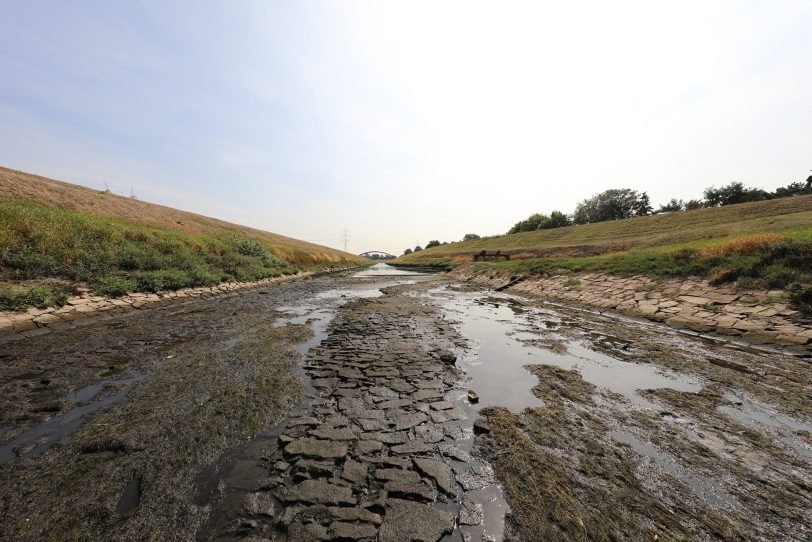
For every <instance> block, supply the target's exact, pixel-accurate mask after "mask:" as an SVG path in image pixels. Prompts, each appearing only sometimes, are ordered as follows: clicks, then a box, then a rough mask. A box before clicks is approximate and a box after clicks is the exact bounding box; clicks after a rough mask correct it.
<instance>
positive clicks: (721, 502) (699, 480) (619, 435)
mask: <svg viewBox="0 0 812 542" xmlns="http://www.w3.org/2000/svg"><path fill="white" fill-rule="evenodd" d="M609 435H610V436H611V437H612V438H613V439H614V440H615V441H617V442H621V443H623V444H628V445H629V446H630V447H631V448H632V449H633V450H634V451H635V452H637V453H638V454H639V455H641V456H644V457H647V458H649V459H651V460H652V461H653V462H654V464H655V465H656V466H657V467H659V468H660V469H662V470H664V471H665V472H667V473H668V474H670V475H671V476H673V477H674V478H677V479H678V480H681V481H682V482H684V483H685V484H686V485H687V486H688V487H690V488H691V490H692V491H693V492H694V493H695V494H696V495H697V496H698V497H699V498H700V499H702V500H703V501H704V502H706V503H707V504H709V505H711V506H713V507H715V508H727V507H736V506H737V505H738V503H737V501H736V499H735V498H734V497H733V496H732V495H731V494H730V493H728V492H727V491H725V490H724V489H723V488H722V487H721V486H720V485H719V484H715V483H714V481H713V479H711V478H708V477H699V476H696V475H694V474H692V473H690V472H688V471H687V470H686V469H684V468H682V467H680V466H679V465H678V464H677V463H676V462H675V461H674V460H672V459H671V458H670V457H668V456H666V455H664V454H661V453H660V452H658V451H657V449H656V448H654V446H652V445H651V444H649V443H647V442H643V441H642V440H640V439H638V438H637V437H636V436H634V435H633V434H632V433H629V432H628V431H623V430H622V429H616V430H614V431H610V432H609Z"/></svg>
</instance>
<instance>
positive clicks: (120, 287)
mask: <svg viewBox="0 0 812 542" xmlns="http://www.w3.org/2000/svg"><path fill="white" fill-rule="evenodd" d="M137 285H138V283H137V282H136V281H134V280H133V279H130V278H126V277H118V276H115V275H114V276H108V277H101V278H100V279H98V280H96V281H94V282H93V284H92V285H91V286H92V287H93V291H94V292H96V293H97V294H99V295H109V296H112V297H119V296H122V295H125V294H127V293H129V292H132V291H135V289H136V287H137Z"/></svg>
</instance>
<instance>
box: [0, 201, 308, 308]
mask: <svg viewBox="0 0 812 542" xmlns="http://www.w3.org/2000/svg"><path fill="white" fill-rule="evenodd" d="M318 267H320V266H319V262H316V261H314V262H313V265H311V266H308V268H318ZM301 268H305V266H304V265H296V266H294V265H291V264H289V263H288V262H286V261H284V260H283V259H282V258H280V257H278V256H276V255H274V254H273V253H271V252H270V250H269V249H268V247H267V246H266V245H265V244H264V243H263V242H262V241H260V240H258V239H251V238H247V237H238V236H236V235H233V236H232V235H229V234H224V235H210V234H193V233H186V232H181V231H176V230H167V229H162V228H157V227H152V226H145V225H142V224H138V223H135V222H130V221H126V220H122V219H116V218H111V217H106V216H101V215H95V214H91V213H85V212H79V211H74V210H70V209H60V208H51V207H46V206H43V205H40V204H37V203H34V202H31V201H23V200H14V199H2V198H0V280H2V281H6V282H17V283H20V282H22V281H33V280H38V279H53V278H57V279H62V280H65V281H68V282H70V283H88V284H89V285H90V286H91V288H92V289H93V290H94V291H95V292H96V293H99V294H103V295H113V296H116V295H123V294H125V293H127V292H128V291H150V292H155V291H159V290H176V289H179V288H185V287H190V286H208V285H213V284H217V283H219V282H222V281H253V280H259V279H263V278H268V277H275V276H279V275H282V274H290V273H294V272H296V271H298V270H299V269H301ZM68 293H69V292H67V291H66V289H65V288H62V287H55V286H32V287H28V288H23V287H16V286H8V287H4V288H3V289H2V293H0V308H2V309H6V310H8V309H12V310H21V309H24V308H26V307H29V306H38V307H43V306H49V305H59V304H62V303H64V302H65V299H66V298H67V295H68Z"/></svg>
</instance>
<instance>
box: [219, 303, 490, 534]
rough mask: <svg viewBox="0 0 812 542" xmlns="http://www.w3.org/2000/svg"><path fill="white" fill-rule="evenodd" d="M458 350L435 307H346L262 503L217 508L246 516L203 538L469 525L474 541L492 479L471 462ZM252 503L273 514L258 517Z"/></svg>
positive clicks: (285, 437)
mask: <svg viewBox="0 0 812 542" xmlns="http://www.w3.org/2000/svg"><path fill="white" fill-rule="evenodd" d="M461 344H463V343H462V339H461V338H460V337H459V335H458V334H457V332H456V331H455V330H454V328H453V327H452V326H451V324H450V323H448V321H447V320H445V319H443V318H441V317H438V309H437V307H435V306H433V305H430V304H427V303H426V302H425V300H421V299H419V298H417V297H415V296H410V295H398V293H397V287H396V288H393V289H389V290H386V295H384V296H382V297H379V298H374V299H362V300H357V301H352V302H350V303H347V304H346V305H345V306H344V307H342V309H341V310H340V311H339V313H338V315H337V316H336V319H335V320H334V321H333V323H332V324H331V326H330V329H329V335H328V337H327V338H326V339H324V340H323V341H322V343H321V344H320V345H319V346H317V347H315V348H312V349H311V350H310V351H309V353H308V357H307V361H306V364H305V367H306V370H307V374H308V376H309V377H310V383H311V385H312V386H313V388H314V389H315V392H314V394H313V395H314V398H313V400H312V403H311V405H310V407H309V410H308V411H307V412H303V413H302V414H301V415H300V416H297V417H294V418H292V419H290V420H289V421H288V422H287V423H286V426H285V428H284V429H283V430H282V431H281V433H280V434H279V437H278V439H276V440H275V441H273V442H275V444H273V445H271V447H270V448H269V449H268V450H267V451H265V452H264V454H263V455H264V464H265V465H266V466H265V469H266V470H265V472H266V473H267V475H266V476H267V477H263V478H262V480H261V484H259V485H258V486H257V490H258V491H257V493H255V494H253V495H255V497H252V498H250V499H246V498H245V497H243V498H242V501H241V502H240V503H239V504H237V505H236V506H235V505H234V504H233V503H230V502H228V500H226V502H224V503H222V505H221V508H222V511H225V512H218V511H217V510H215V512H214V514H213V515H214V517H215V518H217V517H218V516H223V515H225V516H226V517H228V518H231V517H233V516H229V515H228V514H227V511H228V510H231V509H233V508H235V507H236V508H238V509H240V510H241V513H239V514H238V517H237V518H235V519H232V520H230V522H228V523H227V524H220V525H219V526H216V527H215V528H213V529H212V530H210V531H208V532H206V533H205V535H204V538H207V539H208V538H209V537H210V538H211V539H216V540H222V539H227V540H230V539H236V538H240V537H248V538H251V539H254V540H260V539H261V540H290V541H294V540H295V541H298V540H368V541H372V540H378V541H393V542H394V541H436V540H440V539H441V538H443V537H444V536H446V535H451V534H452V533H453V532H454V530H455V528H456V529H460V527H459V526H458V525H464V528H465V529H470V528H474V529H476V528H477V526H478V528H479V529H480V531H479V534H477V535H475V536H474V538H475V539H479V536H480V535H481V534H482V531H481V529H483V522H484V521H485V519H484V514H483V504H482V502H480V500H481V497H477V494H476V493H472V492H475V491H480V490H483V488H487V487H490V486H494V484H495V483H496V481H495V478H494V473H493V469H492V468H491V467H490V466H489V465H487V464H483V463H482V462H481V461H478V460H476V459H475V458H473V457H471V455H470V453H469V450H470V449H471V446H472V443H473V430H472V422H473V420H472V419H471V417H470V416H468V415H467V414H466V412H465V410H466V409H467V408H468V407H467V403H466V402H465V399H464V397H466V395H465V393H464V390H462V389H461V388H460V387H459V386H460V381H461V376H462V374H461V372H460V371H459V370H458V369H457V367H456V366H455V364H454V361H453V359H452V358H455V356H453V354H451V353H450V352H449V349H453V348H455V347H459V346H460V345H461ZM257 501H261V502H266V501H270V502H274V503H276V504H275V506H273V507H269V508H268V510H267V512H265V513H263V514H259V515H258V514H256V513H254V512H253V508H252V503H254V502H257ZM215 523H217V522H216V521H215ZM493 534H494V536H496V537H499V536H500V535H501V532H499V533H493ZM463 535H465V536H471V533H470V532H467V533H465V532H463V533H458V534H457V535H455V536H463ZM483 539H487V538H483Z"/></svg>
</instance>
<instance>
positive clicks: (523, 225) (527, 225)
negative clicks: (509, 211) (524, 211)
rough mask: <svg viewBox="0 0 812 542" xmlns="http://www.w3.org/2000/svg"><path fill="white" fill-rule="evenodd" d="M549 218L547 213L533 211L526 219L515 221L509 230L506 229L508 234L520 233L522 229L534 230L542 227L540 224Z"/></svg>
mask: <svg viewBox="0 0 812 542" xmlns="http://www.w3.org/2000/svg"><path fill="white" fill-rule="evenodd" d="M548 220H550V217H549V216H547V215H542V214H539V213H534V214H532V215H530V216H529V217H528V218H527V219H526V220H522V221H520V222H517V223H516V224H515V225H514V226H513V227H512V228H510V230H509V231H508V235H510V234H511V233H520V232H523V231H536V230H538V229H541V228H542V225H543V224H544V223H545V222H547V221H548Z"/></svg>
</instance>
